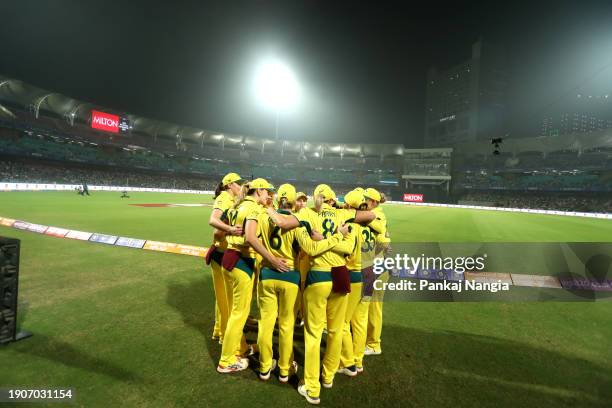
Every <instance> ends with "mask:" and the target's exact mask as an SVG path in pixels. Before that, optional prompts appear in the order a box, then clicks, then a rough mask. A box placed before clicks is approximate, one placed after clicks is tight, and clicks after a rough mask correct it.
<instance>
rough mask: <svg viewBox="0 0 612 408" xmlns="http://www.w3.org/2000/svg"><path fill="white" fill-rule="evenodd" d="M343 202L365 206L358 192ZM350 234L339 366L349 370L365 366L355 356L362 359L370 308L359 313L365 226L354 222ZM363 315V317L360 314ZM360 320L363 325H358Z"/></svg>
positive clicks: (362, 309)
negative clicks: (346, 290)
mask: <svg viewBox="0 0 612 408" xmlns="http://www.w3.org/2000/svg"><path fill="white" fill-rule="evenodd" d="M344 200H345V202H346V203H347V204H349V205H350V206H351V207H352V208H359V207H360V205H361V204H362V203H364V199H363V194H362V193H360V192H357V191H351V192H349V193H348V194H347V195H346V196H345V197H344ZM350 229H351V230H350V232H349V234H348V235H347V237H346V238H345V241H344V242H345V243H347V244H350V247H349V248H350V249H351V253H350V254H349V255H348V257H347V259H346V266H347V267H348V269H349V270H350V273H351V293H349V295H348V302H347V306H346V314H345V318H344V331H343V335H342V352H341V356H340V366H341V367H350V366H353V365H356V366H357V367H363V363H362V360H359V361H357V360H356V358H355V356H356V355H359V351H361V358H362V359H363V350H364V348H365V344H366V324H365V319H364V316H365V318H366V319H367V308H365V307H362V308H361V310H360V311H359V312H358V310H357V309H358V306H359V304H360V301H361V298H362V295H361V292H362V286H363V283H362V276H361V247H362V244H363V234H362V226H361V225H359V224H357V223H351V228H350ZM359 313H361V314H359ZM353 321H354V322H355V324H353V332H351V322H353ZM360 321H363V322H364V323H362V324H359V322H360Z"/></svg>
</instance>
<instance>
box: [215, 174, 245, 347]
mask: <svg viewBox="0 0 612 408" xmlns="http://www.w3.org/2000/svg"><path fill="white" fill-rule="evenodd" d="M242 183H243V180H242V178H241V177H240V176H239V175H238V174H236V173H229V174H226V175H225V177H223V179H222V180H221V182H220V183H219V185H218V186H217V188H216V190H215V202H214V204H213V210H212V212H211V214H210V218H209V220H208V224H209V225H210V226H211V227H213V245H212V247H211V248H210V253H209V254H207V263H209V264H210V268H211V270H212V280H213V288H214V291H215V325H214V328H213V335H212V337H213V340H218V341H219V343H220V344H221V343H223V336H224V334H225V329H226V327H227V319H228V318H229V311H230V307H231V297H230V298H228V292H229V293H230V294H231V291H230V290H229V289H230V288H231V287H230V288H227V289H226V285H230V284H231V282H226V280H225V278H224V275H223V270H222V268H221V259H223V252H224V251H225V249H226V248H227V241H226V239H225V235H226V234H228V235H242V233H243V231H242V226H231V225H229V223H228V222H227V212H228V211H229V210H230V209H231V208H232V207H233V206H234V204H235V201H234V200H235V198H236V197H237V196H238V194H239V193H240V190H241V188H242V187H241V185H242Z"/></svg>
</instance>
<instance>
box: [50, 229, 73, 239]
mask: <svg viewBox="0 0 612 408" xmlns="http://www.w3.org/2000/svg"><path fill="white" fill-rule="evenodd" d="M68 231H69V230H67V229H64V228H58V227H49V228H47V230H46V231H45V235H51V236H53V237H58V238H64V237H65V236H66V234H67V233H68Z"/></svg>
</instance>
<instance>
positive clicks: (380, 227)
mask: <svg viewBox="0 0 612 408" xmlns="http://www.w3.org/2000/svg"><path fill="white" fill-rule="evenodd" d="M372 212H373V213H374V214H375V215H376V218H375V219H374V220H372V221H371V222H370V223H369V224H368V225H366V226H365V227H363V228H362V229H361V233H362V244H361V267H362V268H367V267H370V266H372V265H374V258H375V257H376V253H375V251H376V244H388V243H390V242H391V239H390V238H389V231H388V230H387V217H386V216H385V213H384V212H383V210H382V209H381V208H380V207H376V208H374V209H373V210H372Z"/></svg>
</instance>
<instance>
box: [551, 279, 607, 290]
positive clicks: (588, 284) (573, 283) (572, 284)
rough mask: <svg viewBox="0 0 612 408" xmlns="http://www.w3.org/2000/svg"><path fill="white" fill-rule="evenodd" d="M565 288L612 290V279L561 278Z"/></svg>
mask: <svg viewBox="0 0 612 408" xmlns="http://www.w3.org/2000/svg"><path fill="white" fill-rule="evenodd" d="M559 281H560V282H561V286H562V287H563V289H568V290H588V291H596V292H597V291H603V292H612V279H602V280H595V279H588V278H582V277H564V278H559Z"/></svg>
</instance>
